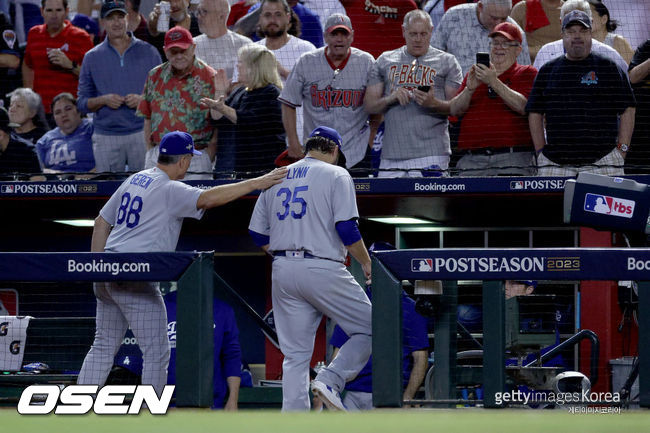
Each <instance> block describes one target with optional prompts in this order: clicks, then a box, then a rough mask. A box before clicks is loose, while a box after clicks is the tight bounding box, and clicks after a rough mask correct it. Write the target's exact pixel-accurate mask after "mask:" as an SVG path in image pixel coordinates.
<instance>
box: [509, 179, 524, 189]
mask: <svg viewBox="0 0 650 433" xmlns="http://www.w3.org/2000/svg"><path fill="white" fill-rule="evenodd" d="M510 189H524V182H523V181H522V180H513V181H512V182H510Z"/></svg>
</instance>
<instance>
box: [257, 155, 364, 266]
mask: <svg viewBox="0 0 650 433" xmlns="http://www.w3.org/2000/svg"><path fill="white" fill-rule="evenodd" d="M288 169H289V172H288V173H287V178H286V179H284V180H283V181H282V183H279V184H277V185H274V186H273V187H271V188H269V189H268V190H266V191H264V192H263V193H262V194H260V196H259V198H258V199H257V203H256V204H255V210H254V211H253V216H252V218H251V222H250V225H249V229H250V230H252V231H254V232H257V233H260V234H263V235H267V236H269V237H270V242H269V250H270V252H274V251H286V250H304V251H306V252H308V253H311V254H313V255H314V256H317V257H321V258H326V259H331V260H336V261H343V260H344V259H345V255H346V249H345V246H344V245H343V242H342V241H341V238H340V237H339V235H338V232H337V231H336V223H337V222H340V221H348V220H350V219H352V218H358V217H359V212H358V210H357V202H356V197H355V190H354V183H353V182H352V178H351V177H350V174H349V173H348V172H347V171H346V170H345V169H343V168H341V167H337V166H334V165H332V164H328V163H326V162H323V161H320V160H318V159H314V158H309V157H306V158H304V159H301V160H300V161H298V162H296V163H294V164H291V165H290V166H288Z"/></svg>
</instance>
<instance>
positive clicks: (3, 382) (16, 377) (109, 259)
mask: <svg viewBox="0 0 650 433" xmlns="http://www.w3.org/2000/svg"><path fill="white" fill-rule="evenodd" d="M65 281H82V282H89V283H91V282H97V281H157V282H158V281H159V282H169V281H177V287H178V297H177V329H176V338H177V341H176V351H177V352H176V353H177V357H176V378H177V383H176V405H177V406H193V407H210V406H211V405H212V402H213V389H212V388H213V380H212V379H213V362H214V359H213V358H214V338H213V332H214V331H213V326H214V325H213V317H212V315H213V308H212V305H213V296H214V253H213V252H173V253H172V252H169V253H0V282H3V283H10V282H33V283H39V282H65ZM89 290H92V287H89ZM52 296H56V294H55V293H53V294H52ZM27 344H29V340H28V341H27ZM23 348H24V347H23ZM80 366H81V365H78V367H80ZM77 369H78V368H77ZM74 379H75V376H74V375H52V376H48V375H47V374H31V375H30V374H18V373H15V374H3V375H0V390H2V389H3V388H5V387H8V386H14V387H16V386H18V387H21V386H28V385H29V384H33V383H44V382H48V381H50V382H51V383H56V382H57V381H58V382H61V383H70V382H71V381H72V382H73V381H74Z"/></svg>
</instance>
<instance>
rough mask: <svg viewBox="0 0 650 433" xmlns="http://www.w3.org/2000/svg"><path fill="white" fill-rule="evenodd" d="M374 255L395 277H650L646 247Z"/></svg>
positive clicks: (421, 251)
mask: <svg viewBox="0 0 650 433" xmlns="http://www.w3.org/2000/svg"><path fill="white" fill-rule="evenodd" d="M374 255H375V256H376V257H377V258H378V259H379V261H381V262H382V263H383V264H384V265H385V266H386V267H387V268H388V269H389V270H390V271H391V272H392V273H393V275H395V276H396V277H397V278H399V279H415V280H467V279H475V280H501V279H525V280H530V279H534V280H637V281H650V249H643V248H624V249H614V248H548V249H547V248H544V249H518V248H513V249H492V248H483V249H474V248H468V249H455V248H441V249H417V250H398V251H380V252H375V253H374Z"/></svg>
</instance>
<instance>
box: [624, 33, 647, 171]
mask: <svg viewBox="0 0 650 433" xmlns="http://www.w3.org/2000/svg"><path fill="white" fill-rule="evenodd" d="M630 82H631V83H632V89H634V96H635V97H636V103H637V105H636V121H635V122H634V134H633V135H632V143H631V144H632V147H631V149H630V152H629V153H628V154H627V156H626V157H625V174H640V173H645V174H647V173H650V39H648V40H647V41H645V42H644V43H642V44H641V45H639V48H638V49H637V50H636V52H635V53H634V57H633V58H632V61H631V62H630Z"/></svg>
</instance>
